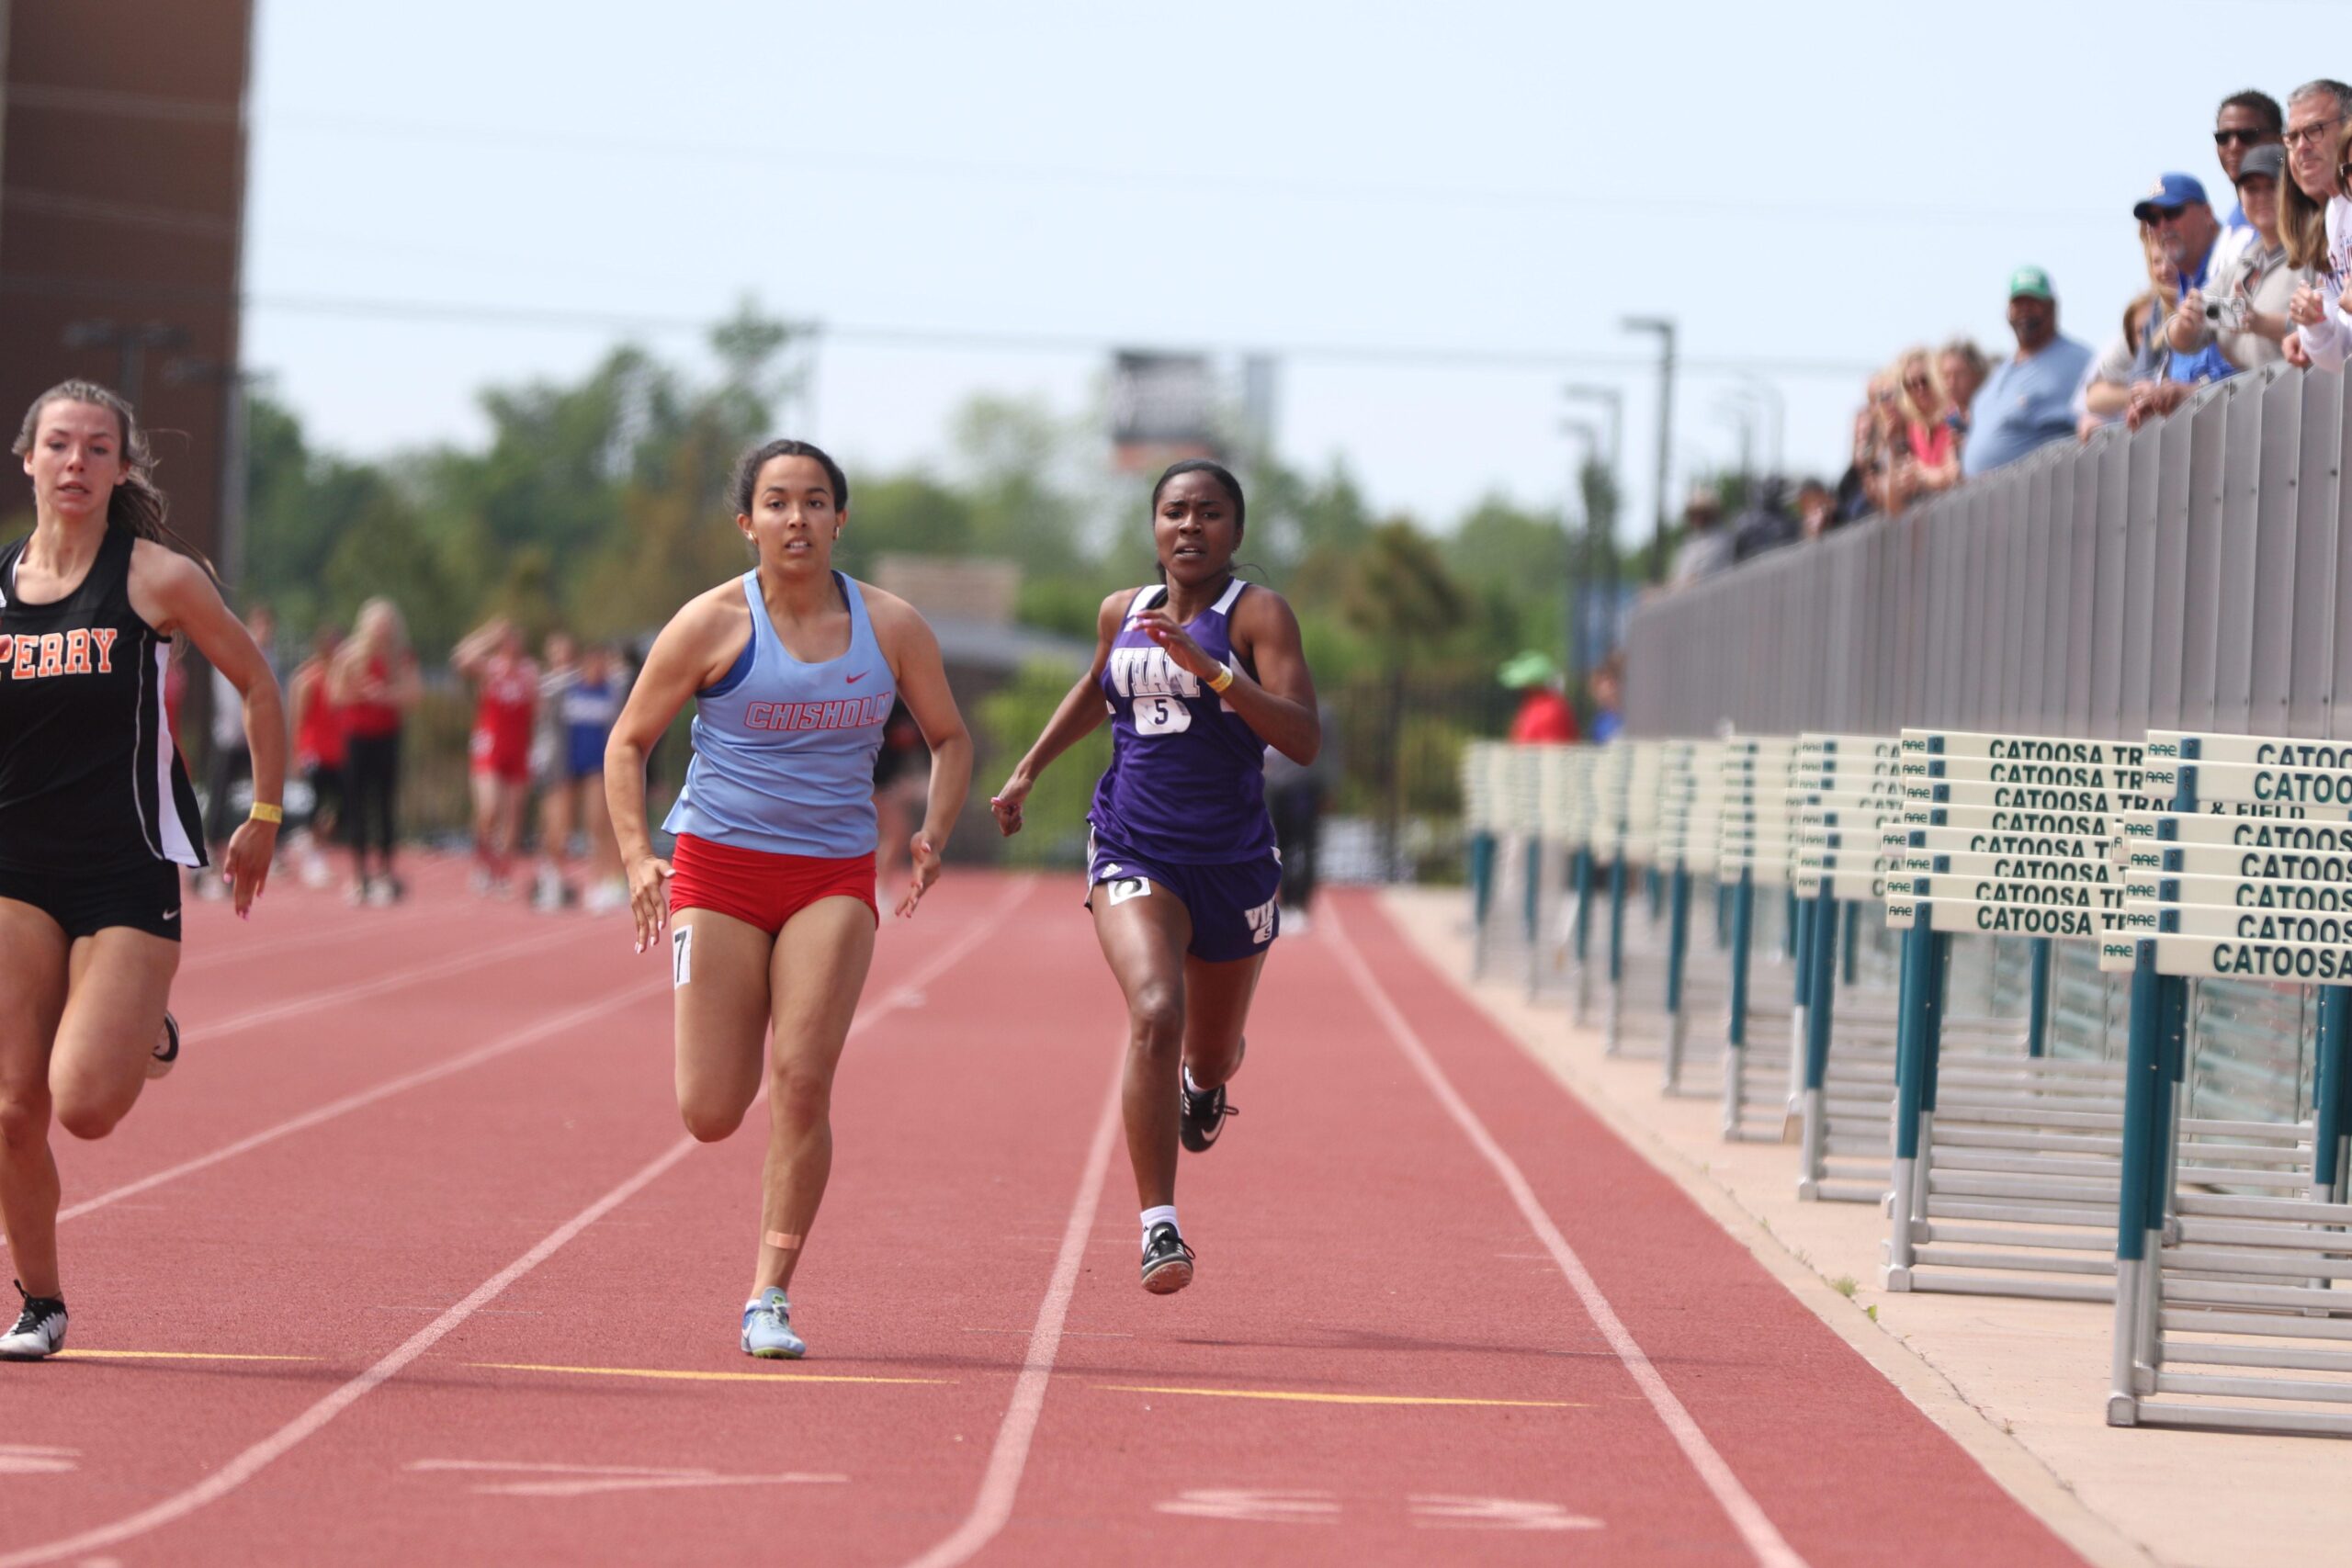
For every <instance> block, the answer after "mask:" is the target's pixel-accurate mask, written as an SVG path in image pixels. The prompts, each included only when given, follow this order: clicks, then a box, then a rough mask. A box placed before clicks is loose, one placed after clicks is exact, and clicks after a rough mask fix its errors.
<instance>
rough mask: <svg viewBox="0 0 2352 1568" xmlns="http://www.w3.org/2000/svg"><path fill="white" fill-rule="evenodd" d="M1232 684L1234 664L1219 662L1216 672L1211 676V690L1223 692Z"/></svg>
mask: <svg viewBox="0 0 2352 1568" xmlns="http://www.w3.org/2000/svg"><path fill="white" fill-rule="evenodd" d="M1232 684H1233V666H1232V665H1230V664H1219V665H1218V666H1217V667H1216V674H1214V675H1212V676H1210V677H1209V690H1210V691H1212V692H1219V693H1222V692H1223V691H1224V690H1225V689H1226V688H1227V686H1230V685H1232Z"/></svg>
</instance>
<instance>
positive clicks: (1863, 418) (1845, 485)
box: [1837, 402, 1878, 523]
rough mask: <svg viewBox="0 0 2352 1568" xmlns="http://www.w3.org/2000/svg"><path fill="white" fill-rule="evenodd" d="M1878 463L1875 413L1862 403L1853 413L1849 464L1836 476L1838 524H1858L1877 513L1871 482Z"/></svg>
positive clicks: (1870, 405) (1867, 404)
mask: <svg viewBox="0 0 2352 1568" xmlns="http://www.w3.org/2000/svg"><path fill="white" fill-rule="evenodd" d="M1877 463H1878V411H1877V409H1876V408H1875V407H1873V406H1872V404H1871V403H1869V402H1865V403H1864V404H1863V405H1862V406H1861V407H1860V409H1858V410H1856V411H1855V413H1854V446H1853V457H1852V461H1850V462H1849V463H1848V464H1847V465H1846V471H1845V472H1844V473H1842V474H1840V475H1838V492H1837V493H1838V522H1840V523H1859V522H1860V521H1861V520H1862V519H1863V518H1865V517H1868V516H1869V515H1870V514H1871V512H1872V511H1874V510H1876V507H1875V503H1874V502H1872V501H1871V476H1872V474H1873V473H1874V472H1875V470H1876V465H1877Z"/></svg>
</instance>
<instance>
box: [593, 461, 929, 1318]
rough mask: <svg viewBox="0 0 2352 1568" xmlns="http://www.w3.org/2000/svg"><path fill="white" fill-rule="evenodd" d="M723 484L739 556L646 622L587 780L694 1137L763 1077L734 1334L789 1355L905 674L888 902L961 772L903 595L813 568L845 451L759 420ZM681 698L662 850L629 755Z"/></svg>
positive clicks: (861, 975)
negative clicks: (906, 835) (743, 549)
mask: <svg viewBox="0 0 2352 1568" xmlns="http://www.w3.org/2000/svg"><path fill="white" fill-rule="evenodd" d="M732 488H733V491H734V498H735V507H736V514H735V526H736V528H737V529H738V530H739V531H740V532H741V534H742V536H743V538H744V540H745V542H746V543H748V544H749V545H750V546H751V547H752V552H753V554H754V556H755V557H756V564H754V565H753V567H752V570H750V571H747V572H745V573H744V574H743V575H742V576H741V577H739V578H734V579H730V580H729V581H726V582H723V583H721V584H719V585H718V587H716V588H713V589H711V590H709V591H708V592H704V593H701V594H698V595H696V596H695V598H693V599H691V600H689V601H687V603H686V605H685V607H684V609H682V610H680V611H679V612H678V613H677V614H676V615H673V616H672V617H671V619H670V624H669V625H668V626H664V627H662V635H661V636H660V637H657V638H656V639H655V640H654V644H653V649H652V651H651V652H650V654H648V655H647V657H646V660H645V668H644V669H643V670H642V671H639V674H638V678H637V683H636V685H635V686H634V687H633V688H631V690H630V692H629V694H628V704H627V705H625V706H624V707H623V708H622V710H621V715H620V718H619V720H618V721H617V722H616V724H615V725H614V726H613V733H612V739H611V741H610V742H609V743H608V744H607V745H606V747H605V797H606V800H607V803H608V804H609V806H610V807H611V809H612V818H613V828H614V831H615V833H616V835H617V836H618V838H619V840H620V850H621V860H622V863H623V864H624V865H626V866H627V867H628V891H629V908H630V912H631V913H632V914H633V915H634V917H635V919H636V926H637V950H638V951H639V953H642V952H644V951H645V950H646V949H647V948H648V947H649V946H651V945H653V944H654V943H655V942H657V941H658V939H659V937H660V935H661V932H662V928H663V926H664V925H665V924H668V925H669V926H670V927H671V930H670V983H671V987H672V994H673V998H674V1002H673V1019H674V1027H675V1032H676V1049H677V1094H678V1111H679V1113H680V1115H681V1116H682V1117H683V1118H684V1121H685V1123H686V1130H687V1131H688V1132H689V1133H691V1134H694V1135H695V1137H697V1138H699V1139H702V1140H703V1141H704V1142H706V1143H712V1142H716V1141H718V1139H721V1138H724V1137H726V1136H728V1135H729V1134H731V1133H733V1132H734V1131H735V1129H736V1128H737V1126H739V1125H740V1124H741V1122H742V1120H743V1116H744V1113H745V1112H746V1111H750V1110H751V1108H752V1100H755V1099H757V1098H758V1097H759V1092H760V1088H761V1085H762V1084H763V1082H764V1083H765V1084H766V1086H767V1091H768V1148H767V1162H766V1165H765V1168H764V1169H763V1172H762V1175H761V1190H760V1243H759V1248H758V1253H757V1256H756V1258H755V1259H754V1261H753V1264H752V1299H751V1300H750V1301H749V1302H747V1303H744V1307H743V1318H742V1337H741V1344H742V1348H743V1351H744V1353H745V1354H746V1355H752V1356H759V1357H764V1358H770V1359H775V1358H787V1359H789V1358H797V1357H799V1356H801V1355H803V1354H805V1353H806V1352H807V1349H808V1346H807V1344H806V1342H805V1341H804V1340H803V1339H802V1338H801V1337H800V1335H799V1334H798V1333H797V1331H796V1330H795V1329H794V1328H793V1326H792V1303H791V1301H790V1299H789V1298H788V1296H787V1295H786V1292H787V1291H788V1290H789V1288H790V1286H791V1283H792V1279H793V1274H794V1271H795V1269H797V1267H798V1265H799V1263H800V1260H801V1258H802V1254H803V1250H804V1248H805V1247H806V1246H807V1243H808V1240H809V1231H810V1230H811V1229H812V1228H813V1226H814V1224H815V1222H816V1218H817V1208H818V1205H819V1203H820V1202H821V1201H823V1198H824V1195H825V1183H826V1180H827V1179H828V1178H829V1177H830V1175H831V1170H832V1162H833V1134H832V1122H831V1104H832V1092H833V1073H834V1069H835V1068H836V1067H837V1066H839V1065H840V1062H841V1055H842V1046H843V1044H844V1043H846V1042H847V1040H848V1038H849V1027H850V1022H851V1020H852V1018H853V1017H854V1014H855V1013H856V1011H857V998H858V993H859V992H860V991H861V990H862V989H863V988H864V987H865V972H866V968H867V966H868V965H869V964H871V963H872V962H873V958H874V933H875V928H876V925H877V924H878V923H879V922H880V919H881V915H880V909H879V907H878V903H877V900H876V897H875V885H874V876H875V872H874V852H875V835H876V827H875V817H874V787H873V780H874V755H875V752H876V750H877V749H878V748H879V746H880V745H881V741H882V727H883V723H884V721H885V720H886V719H888V716H889V714H890V706H891V704H892V702H893V701H894V700H895V699H897V698H899V697H904V698H905V700H906V705H907V710H908V711H909V712H910V713H911V714H913V715H914V718H915V723H916V724H917V725H919V726H921V727H922V735H923V739H924V741H925V742H926V743H927V744H928V745H929V746H930V747H931V791H930V796H929V802H928V806H927V808H926V810H925V812H924V814H923V821H922V827H921V828H919V829H916V831H915V834H914V838H913V840H912V842H911V844H910V846H909V847H910V853H911V855H912V859H913V866H912V869H911V871H910V874H909V876H908V879H907V886H906V891H905V892H904V893H903V894H902V895H901V896H900V897H899V902H898V912H899V915H900V916H902V917H905V916H911V915H912V914H913V913H914V912H915V907H916V905H917V904H919V903H920V902H922V896H923V894H924V893H925V892H927V891H928V890H929V889H930V887H931V886H932V884H933V882H935V881H937V880H938V877H939V857H940V852H941V851H942V850H943V849H944V848H945V847H946V844H947V835H948V833H949V831H950V830H951V829H953V828H954V827H955V825H956V814H957V813H958V812H960V811H961V810H962V809H963V807H964V795H965V792H966V790H967V788H968V787H969V786H970V784H971V778H972V740H971V737H970V736H969V735H968V734H967V733H966V731H965V728H964V720H963V716H962V715H960V714H959V713H957V712H956V699H955V697H954V695H953V694H951V693H950V692H949V691H948V689H947V671H946V668H945V666H944V665H943V664H942V662H941V661H940V657H939V639H938V638H937V637H934V636H933V634H932V630H931V627H930V626H928V625H927V624H926V623H925V622H924V620H923V618H922V616H921V615H917V614H916V613H915V612H914V609H913V607H912V606H910V605H909V604H907V603H906V602H905V601H904V600H902V599H899V598H898V597H897V596H896V595H894V594H889V593H885V592H882V591H881V590H880V589H877V588H873V587H869V586H867V585H866V584H865V583H862V582H858V581H855V580H854V579H852V578H849V577H847V576H844V575H843V574H842V573H841V572H838V571H836V570H833V544H834V541H835V540H837V539H838V538H840V536H841V532H842V528H843V527H845V526H846V525H848V523H849V479H848V478H847V476H845V475H844V474H843V473H842V470H841V466H840V465H839V464H837V463H835V462H834V461H833V460H832V458H831V457H827V456H826V455H825V454H824V453H823V452H821V451H820V450H819V449H818V448H816V447H815V446H810V445H809V443H807V442H805V441H771V442H768V443H767V444H766V445H765V446H759V447H755V448H754V449H753V450H752V451H751V452H750V453H748V454H746V455H745V456H744V457H743V459H742V461H741V463H739V464H738V465H737V467H736V470H735V482H734V485H733V487H732ZM689 701H691V702H693V703H694V705H695V719H694V727H693V733H694V758H693V761H690V762H689V763H688V764H687V768H686V785H685V789H684V793H682V794H681V795H679V796H678V799H677V803H676V805H675V806H674V807H673V808H672V810H671V812H670V816H669V818H668V820H667V821H666V822H665V823H664V824H663V826H664V827H665V829H667V830H669V831H670V832H673V833H674V834H676V835H677V848H676V849H675V851H674V852H673V854H672V856H671V858H670V859H668V860H663V859H662V858H661V857H660V856H658V855H656V854H655V853H654V851H653V842H652V837H651V835H650V833H648V832H647V830H646V820H645V759H646V755H647V753H648V752H649V751H650V750H652V747H653V743H654V742H655V741H656V740H657V739H660V738H661V736H662V732H663V731H664V730H666V729H668V728H670V723H671V721H672V720H673V719H674V718H675V717H677V716H678V711H679V710H680V709H681V708H683V707H684V705H686V704H687V703H688V702H689ZM771 1031H773V1033H774V1037H775V1043H774V1046H773V1049H772V1050H769V1051H763V1049H762V1047H763V1045H764V1044H765V1043H767V1041H768V1038H769V1035H770V1032H771ZM763 1057H764V1058H765V1059H764V1061H763Z"/></svg>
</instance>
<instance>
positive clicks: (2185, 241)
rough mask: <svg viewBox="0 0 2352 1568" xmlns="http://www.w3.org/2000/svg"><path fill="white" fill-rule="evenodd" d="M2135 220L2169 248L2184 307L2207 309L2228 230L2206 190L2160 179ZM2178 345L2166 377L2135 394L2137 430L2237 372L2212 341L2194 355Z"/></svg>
mask: <svg viewBox="0 0 2352 1568" xmlns="http://www.w3.org/2000/svg"><path fill="white" fill-rule="evenodd" d="M2131 216H2132V217H2134V218H2137V219H2139V220H2141V221H2142V222H2143V223H2147V224H2151V225H2153V226H2154V229H2155V231H2156V240H2157V243H2159V244H2160V245H2162V246H2163V247H2164V253H2165V260H2166V262H2167V263H2168V264H2169V265H2171V268H2172V271H2173V273H2174V279H2175V281H2174V294H2175V297H2176V298H2177V299H2178V301H2179V303H2180V306H2181V307H2184V308H2187V307H2189V305H2190V301H2192V300H2194V301H2196V302H2197V303H2196V306H2195V307H2194V308H2196V309H2199V310H2201V309H2202V308H2203V293H2202V290H2203V289H2204V287H2205V284H2206V281H2207V276H2208V272H2207V269H2208V267H2209V266H2210V265H2211V261H2212V258H2213V242H2214V241H2215V240H2217V239H2219V238H2220V237H2221V232H2222V225H2221V223H2220V222H2219V221H2218V220H2216V219H2215V218H2214V216H2213V209H2212V207H2211V204H2210V203H2208V202H2207V201H2206V199H2205V187H2204V186H2203V185H2201V184H2199V182H2198V180H2197V179H2196V177H2195V176H2193V175H2180V174H2171V175H2159V176H2158V177H2157V180H2156V184H2155V187H2154V189H2153V190H2151V191H2149V193H2148V194H2147V195H2146V196H2145V197H2142V198H2141V199H2140V201H2139V202H2138V204H2137V205H2135V206H2134V207H2133V208H2132V209H2131ZM2172 346H2173V349H2174V352H2173V354H2172V355H2171V356H2170V357H2169V359H2168V360H2167V362H2166V363H2165V374H2164V376H2163V378H2161V379H2158V380H2154V381H2143V382H2141V383H2140V384H2138V385H2136V386H2134V387H2133V388H2132V389H2131V406H2130V407H2129V408H2128V409H2126V410H2125V411H2124V416H2123V417H2124V423H2126V424H2129V425H2130V426H2131V428H2132V429H2134V430H2137V429H2139V428H2140V426H2141V425H2142V424H2143V423H2144V422H2146V421H2148V420H2151V419H2161V418H2163V417H2164V416H2165V414H2168V413H2170V412H2172V411H2173V410H2175V409H2177V408H2178V407H2180V405H2181V404H2182V403H2184V402H2186V401H2188V395H2189V394H2190V393H2191V392H2194V391H2195V390H2196V389H2198V388H2199V387H2200V386H2203V385H2204V384H2205V383H2206V382H2208V381H2219V380H2221V379H2222V378H2225V377H2229V376H2233V375H2235V374H2236V373H2237V372H2236V367H2233V365H2231V364H2230V362H2229V361H2228V360H2226V359H2224V358H2222V351H2221V350H2220V349H2219V348H2217V347H2215V346H2214V345H2213V344H2212V342H2211V340H2210V339H2208V340H2207V342H2206V344H2204V346H2203V347H2201V348H2199V349H2198V350H2197V351H2196V352H2195V353H2193V354H2184V353H2182V352H2180V351H2179V346H2178V344H2173V345H2172Z"/></svg>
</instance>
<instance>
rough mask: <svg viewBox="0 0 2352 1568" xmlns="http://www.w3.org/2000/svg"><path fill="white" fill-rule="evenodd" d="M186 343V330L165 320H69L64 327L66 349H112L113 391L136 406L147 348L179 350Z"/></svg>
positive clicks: (142, 379) (142, 378)
mask: <svg viewBox="0 0 2352 1568" xmlns="http://www.w3.org/2000/svg"><path fill="white" fill-rule="evenodd" d="M185 344H187V329H186V328H183V327H175V326H173V325H172V324H171V323H170V322H168V321H137V322H130V323H125V322H121V321H69V322H67V323H66V326H65V346H66V347H68V348H111V349H113V350H115V351H116V353H117V354H118V355H120V359H119V369H118V370H117V371H116V372H115V390H116V391H117V392H119V393H120V394H121V395H122V400H123V401H124V402H127V403H129V404H130V405H131V406H132V407H134V408H135V407H137V406H138V403H139V393H140V389H141V383H142V382H143V381H144V379H145V377H144V375H143V371H144V369H145V367H146V361H147V353H148V351H149V350H150V349H164V348H179V347H182V346H184V345H185Z"/></svg>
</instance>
